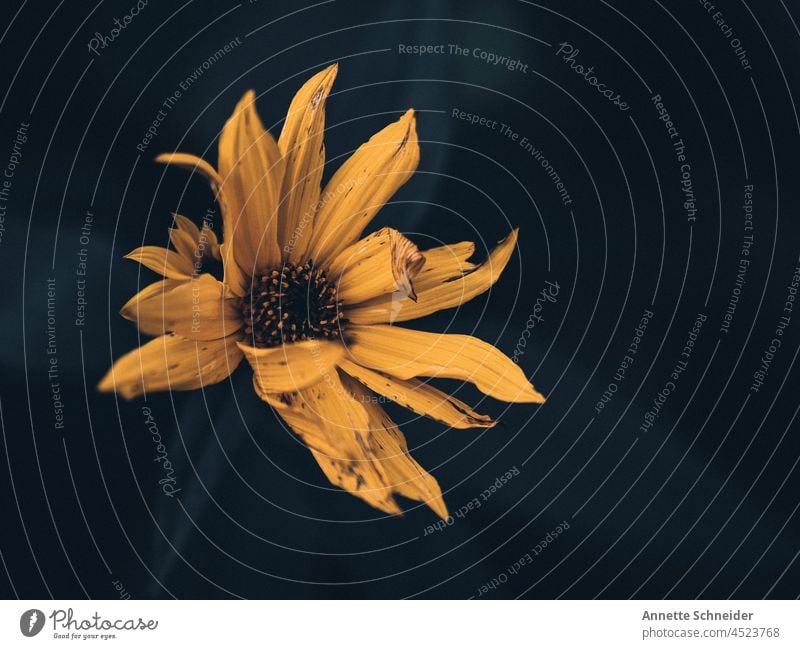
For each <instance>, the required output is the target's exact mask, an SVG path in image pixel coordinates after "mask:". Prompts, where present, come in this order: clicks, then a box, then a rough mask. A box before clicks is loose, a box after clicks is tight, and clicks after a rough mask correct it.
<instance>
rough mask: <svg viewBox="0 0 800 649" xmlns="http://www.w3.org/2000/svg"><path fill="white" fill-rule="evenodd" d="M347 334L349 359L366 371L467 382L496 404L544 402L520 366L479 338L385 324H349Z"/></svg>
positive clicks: (405, 376) (400, 376)
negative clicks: (498, 401) (505, 402)
mask: <svg viewBox="0 0 800 649" xmlns="http://www.w3.org/2000/svg"><path fill="white" fill-rule="evenodd" d="M347 334H348V338H349V339H350V342H351V344H350V346H349V348H348V351H349V354H350V357H351V358H352V360H354V361H355V362H357V363H359V364H360V365H363V366H364V367H367V368H369V369H374V370H378V371H380V372H385V373H387V374H391V375H392V376H396V377H397V378H399V379H410V378H414V377H416V376H434V377H440V378H449V379H459V380H461V381H469V382H470V383H474V384H475V386H476V387H477V388H478V389H479V390H480V391H481V392H483V393H484V394H486V395H488V396H490V397H494V398H495V399H500V400H501V401H509V402H530V403H542V402H544V397H543V396H542V395H541V394H539V393H538V392H537V391H536V390H535V389H534V387H533V385H531V383H530V382H529V381H528V379H527V378H526V377H525V374H524V373H523V372H522V370H521V369H520V368H519V366H517V365H516V364H515V363H514V362H513V361H512V360H511V359H510V358H508V357H507V356H506V355H505V354H503V353H502V352H501V351H499V350H498V349H497V348H495V347H493V346H492V345H490V344H488V343H485V342H483V341H482V340H479V339H478V338H474V337H472V336H463V335H458V334H436V333H428V332H425V331H414V330H411V329H403V328H402V327H394V326H390V325H371V326H363V325H355V326H352V325H351V326H350V327H348V329H347Z"/></svg>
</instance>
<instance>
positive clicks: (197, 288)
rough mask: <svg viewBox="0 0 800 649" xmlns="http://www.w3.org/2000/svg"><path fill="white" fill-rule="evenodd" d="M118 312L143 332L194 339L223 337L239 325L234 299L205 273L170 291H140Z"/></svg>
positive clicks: (236, 329) (239, 320)
mask: <svg viewBox="0 0 800 649" xmlns="http://www.w3.org/2000/svg"><path fill="white" fill-rule="evenodd" d="M165 288H166V287H165ZM148 289H149V287H148ZM148 289H145V290H148ZM120 313H121V314H122V317H124V318H126V319H127V320H131V321H132V322H135V323H136V324H137V325H138V327H139V328H140V329H141V330H142V331H144V332H146V333H151V334H152V333H157V334H164V333H170V332H174V333H177V334H180V335H181V336H184V337H186V338H191V339H194V340H216V339H218V338H224V337H225V336H228V335H230V334H232V333H234V332H235V331H238V330H239V329H241V327H242V322H241V316H240V313H239V309H238V308H237V306H236V304H235V302H234V300H232V299H230V298H227V299H226V297H225V287H224V286H223V284H222V282H219V281H218V280H216V279H215V278H214V277H212V276H211V275H208V274H203V275H200V276H199V277H197V278H196V279H192V280H191V281H188V282H181V283H180V284H179V285H178V286H176V287H174V288H170V289H169V290H161V291H155V290H154V291H152V292H149V293H148V294H147V295H145V296H144V297H142V295H141V294H139V295H137V296H135V298H134V300H132V301H131V302H128V304H126V305H125V306H124V307H123V308H122V310H121V311H120Z"/></svg>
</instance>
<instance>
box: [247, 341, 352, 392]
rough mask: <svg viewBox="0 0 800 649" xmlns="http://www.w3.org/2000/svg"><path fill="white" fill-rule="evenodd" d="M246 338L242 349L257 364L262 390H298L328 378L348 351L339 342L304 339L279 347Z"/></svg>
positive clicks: (256, 377) (257, 380)
mask: <svg viewBox="0 0 800 649" xmlns="http://www.w3.org/2000/svg"><path fill="white" fill-rule="evenodd" d="M246 341H247V337H245V338H244V339H243V341H242V342H240V343H239V348H240V349H241V350H242V351H243V352H244V355H245V356H246V357H247V360H248V361H250V365H251V366H252V367H253V380H254V382H255V383H256V385H257V386H258V390H259V392H296V391H297V390H303V389H304V388H307V387H308V386H310V385H313V384H314V383H317V382H319V381H324V380H327V379H328V378H329V377H330V375H331V374H336V362H337V361H338V360H339V359H340V358H341V357H342V355H343V354H344V347H343V346H342V344H341V343H339V342H338V341H337V342H334V341H330V340H304V341H300V342H295V343H289V344H286V345H280V346H278V347H252V346H250V345H247V344H246Z"/></svg>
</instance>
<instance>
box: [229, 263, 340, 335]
mask: <svg viewBox="0 0 800 649" xmlns="http://www.w3.org/2000/svg"><path fill="white" fill-rule="evenodd" d="M341 306H342V303H341V301H340V300H338V299H337V297H336V287H335V286H333V285H332V284H331V283H330V282H328V278H327V276H326V274H325V271H324V270H322V269H319V268H314V264H313V262H311V260H309V261H308V262H306V263H305V264H302V265H299V266H298V265H295V264H284V265H283V267H281V268H274V269H272V270H269V271H267V272H265V273H262V274H260V275H256V276H255V277H253V280H252V284H251V288H250V295H249V296H247V297H244V298H242V317H243V318H244V322H245V333H246V334H247V335H249V336H250V337H251V342H252V343H253V344H255V345H256V346H259V347H276V346H278V345H281V344H283V343H293V342H296V341H299V340H308V339H312V338H336V337H338V336H339V335H340V334H341V331H342V328H343V327H344V325H345V324H346V322H347V321H346V320H345V319H344V317H343V314H342V311H341Z"/></svg>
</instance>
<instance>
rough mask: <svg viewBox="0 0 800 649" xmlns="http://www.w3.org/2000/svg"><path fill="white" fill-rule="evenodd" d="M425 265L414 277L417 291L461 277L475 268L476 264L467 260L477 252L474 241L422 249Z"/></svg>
mask: <svg viewBox="0 0 800 649" xmlns="http://www.w3.org/2000/svg"><path fill="white" fill-rule="evenodd" d="M422 254H423V256H424V257H425V266H423V268H422V270H421V271H420V272H419V274H418V275H417V276H416V277H415V278H414V286H415V288H416V289H417V291H424V290H426V289H429V288H432V287H434V286H438V285H439V284H441V283H442V282H446V281H448V280H451V279H454V278H457V277H461V276H463V275H465V274H466V273H468V272H470V271H472V270H474V269H475V264H473V263H471V262H469V261H467V260H468V259H469V258H470V257H472V255H474V254H475V244H474V243H472V241H461V242H460V243H453V244H448V245H444V246H438V247H436V248H429V249H428V250H423V251H422Z"/></svg>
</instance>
